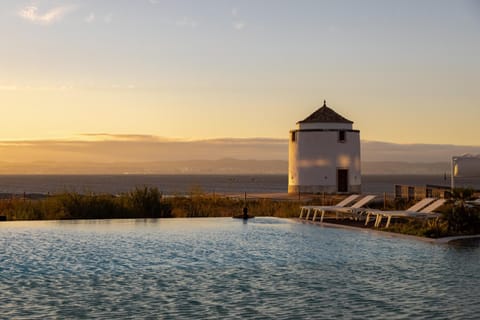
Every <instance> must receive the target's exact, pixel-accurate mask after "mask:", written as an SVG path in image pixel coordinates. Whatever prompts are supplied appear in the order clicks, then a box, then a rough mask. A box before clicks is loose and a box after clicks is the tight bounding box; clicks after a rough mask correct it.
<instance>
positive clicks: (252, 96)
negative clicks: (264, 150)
mask: <svg viewBox="0 0 480 320" xmlns="http://www.w3.org/2000/svg"><path fill="white" fill-rule="evenodd" d="M0 39H2V40H1V42H2V44H1V47H0V48H1V50H0V111H1V122H0V140H1V141H11V140H35V139H46V140H48V139H87V138H88V137H91V138H92V139H98V138H99V137H100V138H101V137H102V136H99V135H91V136H85V135H82V134H85V133H89V134H91V133H95V134H97V133H109V134H123V135H151V136H158V137H166V138H175V139H188V140H199V139H211V138H227V137H228V138H255V137H263V138H274V139H278V138H286V137H287V136H288V131H289V129H292V128H293V127H294V126H295V123H296V121H298V120H301V119H303V118H305V117H306V116H308V115H309V114H310V113H312V112H313V111H315V109H316V108H318V107H320V106H321V105H322V104H323V100H324V99H326V100H327V103H328V105H329V106H331V107H332V108H333V109H335V110H336V111H337V112H339V113H340V114H342V115H344V116H345V117H347V118H349V119H351V120H353V121H354V122H355V127H356V128H358V129H360V130H361V137H362V139H364V140H373V141H386V142H394V143H401V144H403V143H429V144H456V145H475V146H478V145H480V133H478V130H477V129H476V128H478V127H479V125H480V123H479V121H480V1H474V0H471V1H462V0H458V1H444V0H431V1H428V0H425V1H418V0H412V1H383V0H381V1H380V0H379V1H356V0H352V1H337V0H335V1H333V0H332V1H320V0H318V1H317V0H290V1H284V0H250V1H248V0H245V1H234V0H224V1H221V0H217V1H213V0H202V1H198V0H190V1H187V0H185V1H183V0H172V1H164V0H110V1H107V0H105V1H94V0H82V1H80V0H70V1H47V0H37V1H24V0H15V1H12V0H3V1H1V2H0Z"/></svg>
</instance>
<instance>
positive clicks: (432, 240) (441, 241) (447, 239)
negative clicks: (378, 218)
mask: <svg viewBox="0 0 480 320" xmlns="http://www.w3.org/2000/svg"><path fill="white" fill-rule="evenodd" d="M292 220H294V221H296V222H298V223H303V224H313V225H317V226H319V227H326V228H337V229H346V230H355V231H359V232H363V233H369V234H377V235H382V236H387V237H391V238H400V239H409V240H416V241H422V242H427V243H433V244H447V243H449V242H451V241H455V240H464V239H476V238H480V234H475V235H468V236H452V237H443V238H427V237H420V236H414V235H409V234H402V233H396V232H389V231H383V230H374V229H370V228H359V227H354V226H348V225H343V224H337V223H328V222H319V221H311V220H303V219H299V218H292Z"/></svg>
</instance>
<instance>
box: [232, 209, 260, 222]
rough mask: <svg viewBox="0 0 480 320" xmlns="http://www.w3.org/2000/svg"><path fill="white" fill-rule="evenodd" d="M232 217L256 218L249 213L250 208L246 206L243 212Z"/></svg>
mask: <svg viewBox="0 0 480 320" xmlns="http://www.w3.org/2000/svg"><path fill="white" fill-rule="evenodd" d="M232 218H234V219H244V220H247V219H252V218H255V216H252V215H249V214H248V208H247V207H244V208H243V213H242V214H237V215H234V216H233V217H232Z"/></svg>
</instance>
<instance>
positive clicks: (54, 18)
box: [18, 5, 75, 25]
mask: <svg viewBox="0 0 480 320" xmlns="http://www.w3.org/2000/svg"><path fill="white" fill-rule="evenodd" d="M74 9H75V7H74V6H58V7H54V8H51V9H50V10H48V11H46V12H43V13H41V12H40V11H39V8H38V7H37V6H34V5H30V6H26V7H24V8H22V9H20V11H19V12H18V16H19V17H20V18H22V19H24V20H27V21H30V22H32V23H36V24H41V25H50V24H53V23H56V22H58V21H60V20H62V19H63V17H65V16H66V15H67V14H68V13H70V12H72V11H73V10H74Z"/></svg>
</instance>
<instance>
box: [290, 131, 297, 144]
mask: <svg viewBox="0 0 480 320" xmlns="http://www.w3.org/2000/svg"><path fill="white" fill-rule="evenodd" d="M290 135H291V140H292V142H295V141H296V140H297V132H296V131H292V132H291V133H290Z"/></svg>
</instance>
